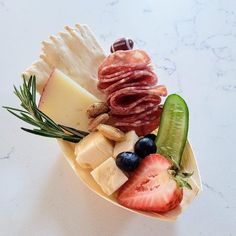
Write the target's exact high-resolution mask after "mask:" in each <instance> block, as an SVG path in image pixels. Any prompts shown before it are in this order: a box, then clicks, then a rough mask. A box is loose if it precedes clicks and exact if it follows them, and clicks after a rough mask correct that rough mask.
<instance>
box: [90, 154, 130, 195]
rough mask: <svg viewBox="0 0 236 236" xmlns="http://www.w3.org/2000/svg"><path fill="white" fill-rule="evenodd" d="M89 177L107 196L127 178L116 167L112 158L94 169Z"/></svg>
mask: <svg viewBox="0 0 236 236" xmlns="http://www.w3.org/2000/svg"><path fill="white" fill-rule="evenodd" d="M91 175H92V176H93V178H94V180H95V181H96V182H97V183H98V185H100V187H101V188H102V190H103V192H104V193H106V194H107V195H111V194H112V193H114V192H115V191H116V190H117V189H118V188H120V187H121V186H122V185H123V184H124V183H125V182H126V181H127V180H128V178H127V176H126V175H125V174H124V173H123V172H122V171H121V170H120V169H119V168H118V167H117V166H116V162H115V160H114V158H112V157H110V158H108V159H107V160H106V161H104V162H103V163H102V164H101V165H100V166H98V167H97V168H96V169H94V170H93V171H92V172H91Z"/></svg>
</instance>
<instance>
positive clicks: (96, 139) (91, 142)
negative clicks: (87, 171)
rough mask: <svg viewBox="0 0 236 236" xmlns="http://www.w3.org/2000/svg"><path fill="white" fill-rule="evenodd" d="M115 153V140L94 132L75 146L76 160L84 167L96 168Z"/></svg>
mask: <svg viewBox="0 0 236 236" xmlns="http://www.w3.org/2000/svg"><path fill="white" fill-rule="evenodd" d="M112 153H113V142H111V141H110V140H108V139H107V138H105V137H104V136H103V135H102V134H101V133H99V132H93V133H90V134H89V135H87V136H86V137H85V138H83V139H82V140H81V141H80V142H79V143H78V144H76V146H75V155H76V161H77V162H78V163H79V165H80V166H81V167H83V168H91V169H94V168H96V167H97V166H98V165H100V164H101V163H102V162H103V161H105V160H106V159H107V158H109V157H110V156H111V155H112Z"/></svg>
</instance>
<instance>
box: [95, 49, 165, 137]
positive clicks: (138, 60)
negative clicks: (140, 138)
mask: <svg viewBox="0 0 236 236" xmlns="http://www.w3.org/2000/svg"><path fill="white" fill-rule="evenodd" d="M98 78H99V83H98V89H99V90H101V91H102V92H103V93H105V94H106V95H107V97H106V101H107V104H108V106H109V108H110V117H111V122H112V124H113V125H114V126H116V127H119V128H120V129H122V130H123V131H128V130H132V129H133V130H135V131H136V133H137V134H138V135H145V134H148V133H150V132H151V131H153V130H154V129H155V128H156V127H157V126H158V124H159V120H160V114H161V112H160V111H161V109H160V108H159V104H160V103H161V97H162V96H166V95H167V91H166V88H165V86H163V85H158V84H157V82H158V78H157V76H156V74H155V72H154V70H153V68H152V66H151V60H150V57H149V56H148V55H147V53H146V52H144V51H143V50H138V49H136V50H127V51H116V52H114V53H112V54H110V55H109V56H108V57H107V58H105V59H104V61H103V62H102V64H101V65H100V66H99V69H98Z"/></svg>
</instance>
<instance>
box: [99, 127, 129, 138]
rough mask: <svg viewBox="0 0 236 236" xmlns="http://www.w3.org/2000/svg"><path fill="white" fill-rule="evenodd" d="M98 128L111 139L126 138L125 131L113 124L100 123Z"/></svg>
mask: <svg viewBox="0 0 236 236" xmlns="http://www.w3.org/2000/svg"><path fill="white" fill-rule="evenodd" d="M97 130H98V131H99V132H100V133H101V134H102V135H104V136H105V137H106V138H108V139H110V140H113V141H118V142H120V141H124V140H125V133H123V132H122V131H121V130H119V129H117V128H115V127H113V126H110V125H104V124H100V125H98V127H97Z"/></svg>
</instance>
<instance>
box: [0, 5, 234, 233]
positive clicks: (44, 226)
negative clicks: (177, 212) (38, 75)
mask: <svg viewBox="0 0 236 236" xmlns="http://www.w3.org/2000/svg"><path fill="white" fill-rule="evenodd" d="M61 2H63V3H61ZM77 22H81V23H87V24H88V25H89V26H90V27H91V28H92V29H93V30H94V32H95V33H96V35H97V36H98V39H99V40H100V42H101V44H102V45H103V46H104V48H106V49H108V48H109V46H110V44H111V43H112V42H113V41H114V40H115V39H116V38H118V37H120V36H128V37H131V38H133V39H134V40H135V42H136V45H138V47H141V48H143V49H145V50H146V51H147V52H148V53H149V54H150V55H151V56H152V59H153V62H154V64H155V66H156V72H157V74H158V76H159V78H160V82H161V83H163V84H165V85H167V87H168V90H169V92H170V93H174V92H177V93H180V94H181V95H182V96H183V97H184V98H185V99H186V100H187V102H188V105H189V107H190V113H191V117H190V122H191V124H190V132H189V139H190V141H191V143H192V145H193V147H194V150H195V154H196V157H197V159H198V163H199V167H200V170H201V175H202V181H203V188H204V191H203V192H202V193H201V194H200V195H199V196H198V197H197V199H196V200H194V202H193V204H192V205H191V206H190V207H189V208H188V209H187V210H186V211H185V212H184V214H183V215H182V216H181V217H180V218H179V219H178V220H177V221H176V222H175V223H169V222H161V221H157V220H154V219H149V218H144V217H142V216H138V215H134V214H132V213H129V212H127V211H125V210H122V209H119V208H117V207H115V206H113V205H111V204H110V203H107V202H105V201H104V200H102V199H100V198H99V197H98V196H96V195H94V194H93V193H92V192H91V191H90V190H88V189H87V188H86V187H85V186H84V185H83V184H82V183H81V182H80V180H79V179H78V178H77V177H76V176H75V174H74V173H73V172H72V170H71V169H70V167H69V165H68V164H67V162H66V161H65V160H64V159H63V157H62V155H61V153H60V150H59V148H58V146H57V144H56V142H55V141H54V140H50V139H44V138H40V137H35V136H33V135H29V134H27V133H24V132H23V131H21V130H20V127H21V126H22V125H23V124H22V122H21V121H19V120H17V119H16V118H14V117H13V116H11V115H10V114H8V113H7V112H6V111H4V110H3V109H0V120H1V122H0V129H1V134H0V137H1V142H0V190H1V194H0V235H1V236H12V235H13V236H14V235H24V236H28V235H29V236H31V235H40V236H41V235H56V236H64V235H67V236H68V235H70V236H73V235H81V236H96V235H104V236H113V235H115V236H116V235H119V236H128V235H137V236H138V235H163V236H171V235H174V236H177V235H178V236H189V235H191V236H198V235H200V236H201V235H204V236H205V235H206V236H209V235H214V236H222V235H224V236H233V235H236V184H235V182H234V181H236V169H235V166H236V157H235V153H236V149H235V133H236V118H235V115H236V109H235V103H236V1H235V0H227V1H221V0H211V1H207V0H179V1H171V0H160V1H155V0H150V1H135V0H133V1H124V0H110V1H109V0H108V1H92V0H87V1H75V0H74V1H55V0H54V1H46V0H42V1H29V0H28V1H27V0H22V1H16V0H15V1H12V0H5V1H4V0H1V1H0V42H1V43H0V68H1V84H0V92H1V96H0V105H1V106H2V105H11V106H17V105H18V103H17V100H16V98H15V96H14V95H13V84H15V85H19V84H20V83H21V79H20V72H21V71H22V70H24V69H25V68H26V67H28V66H29V65H30V64H31V62H32V61H34V60H36V59H37V57H38V54H39V51H40V42H41V41H42V40H44V39H46V38H47V37H48V35H49V34H52V33H56V32H57V31H59V30H61V29H62V28H63V26H64V25H66V24H68V25H74V24H75V23H77Z"/></svg>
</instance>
